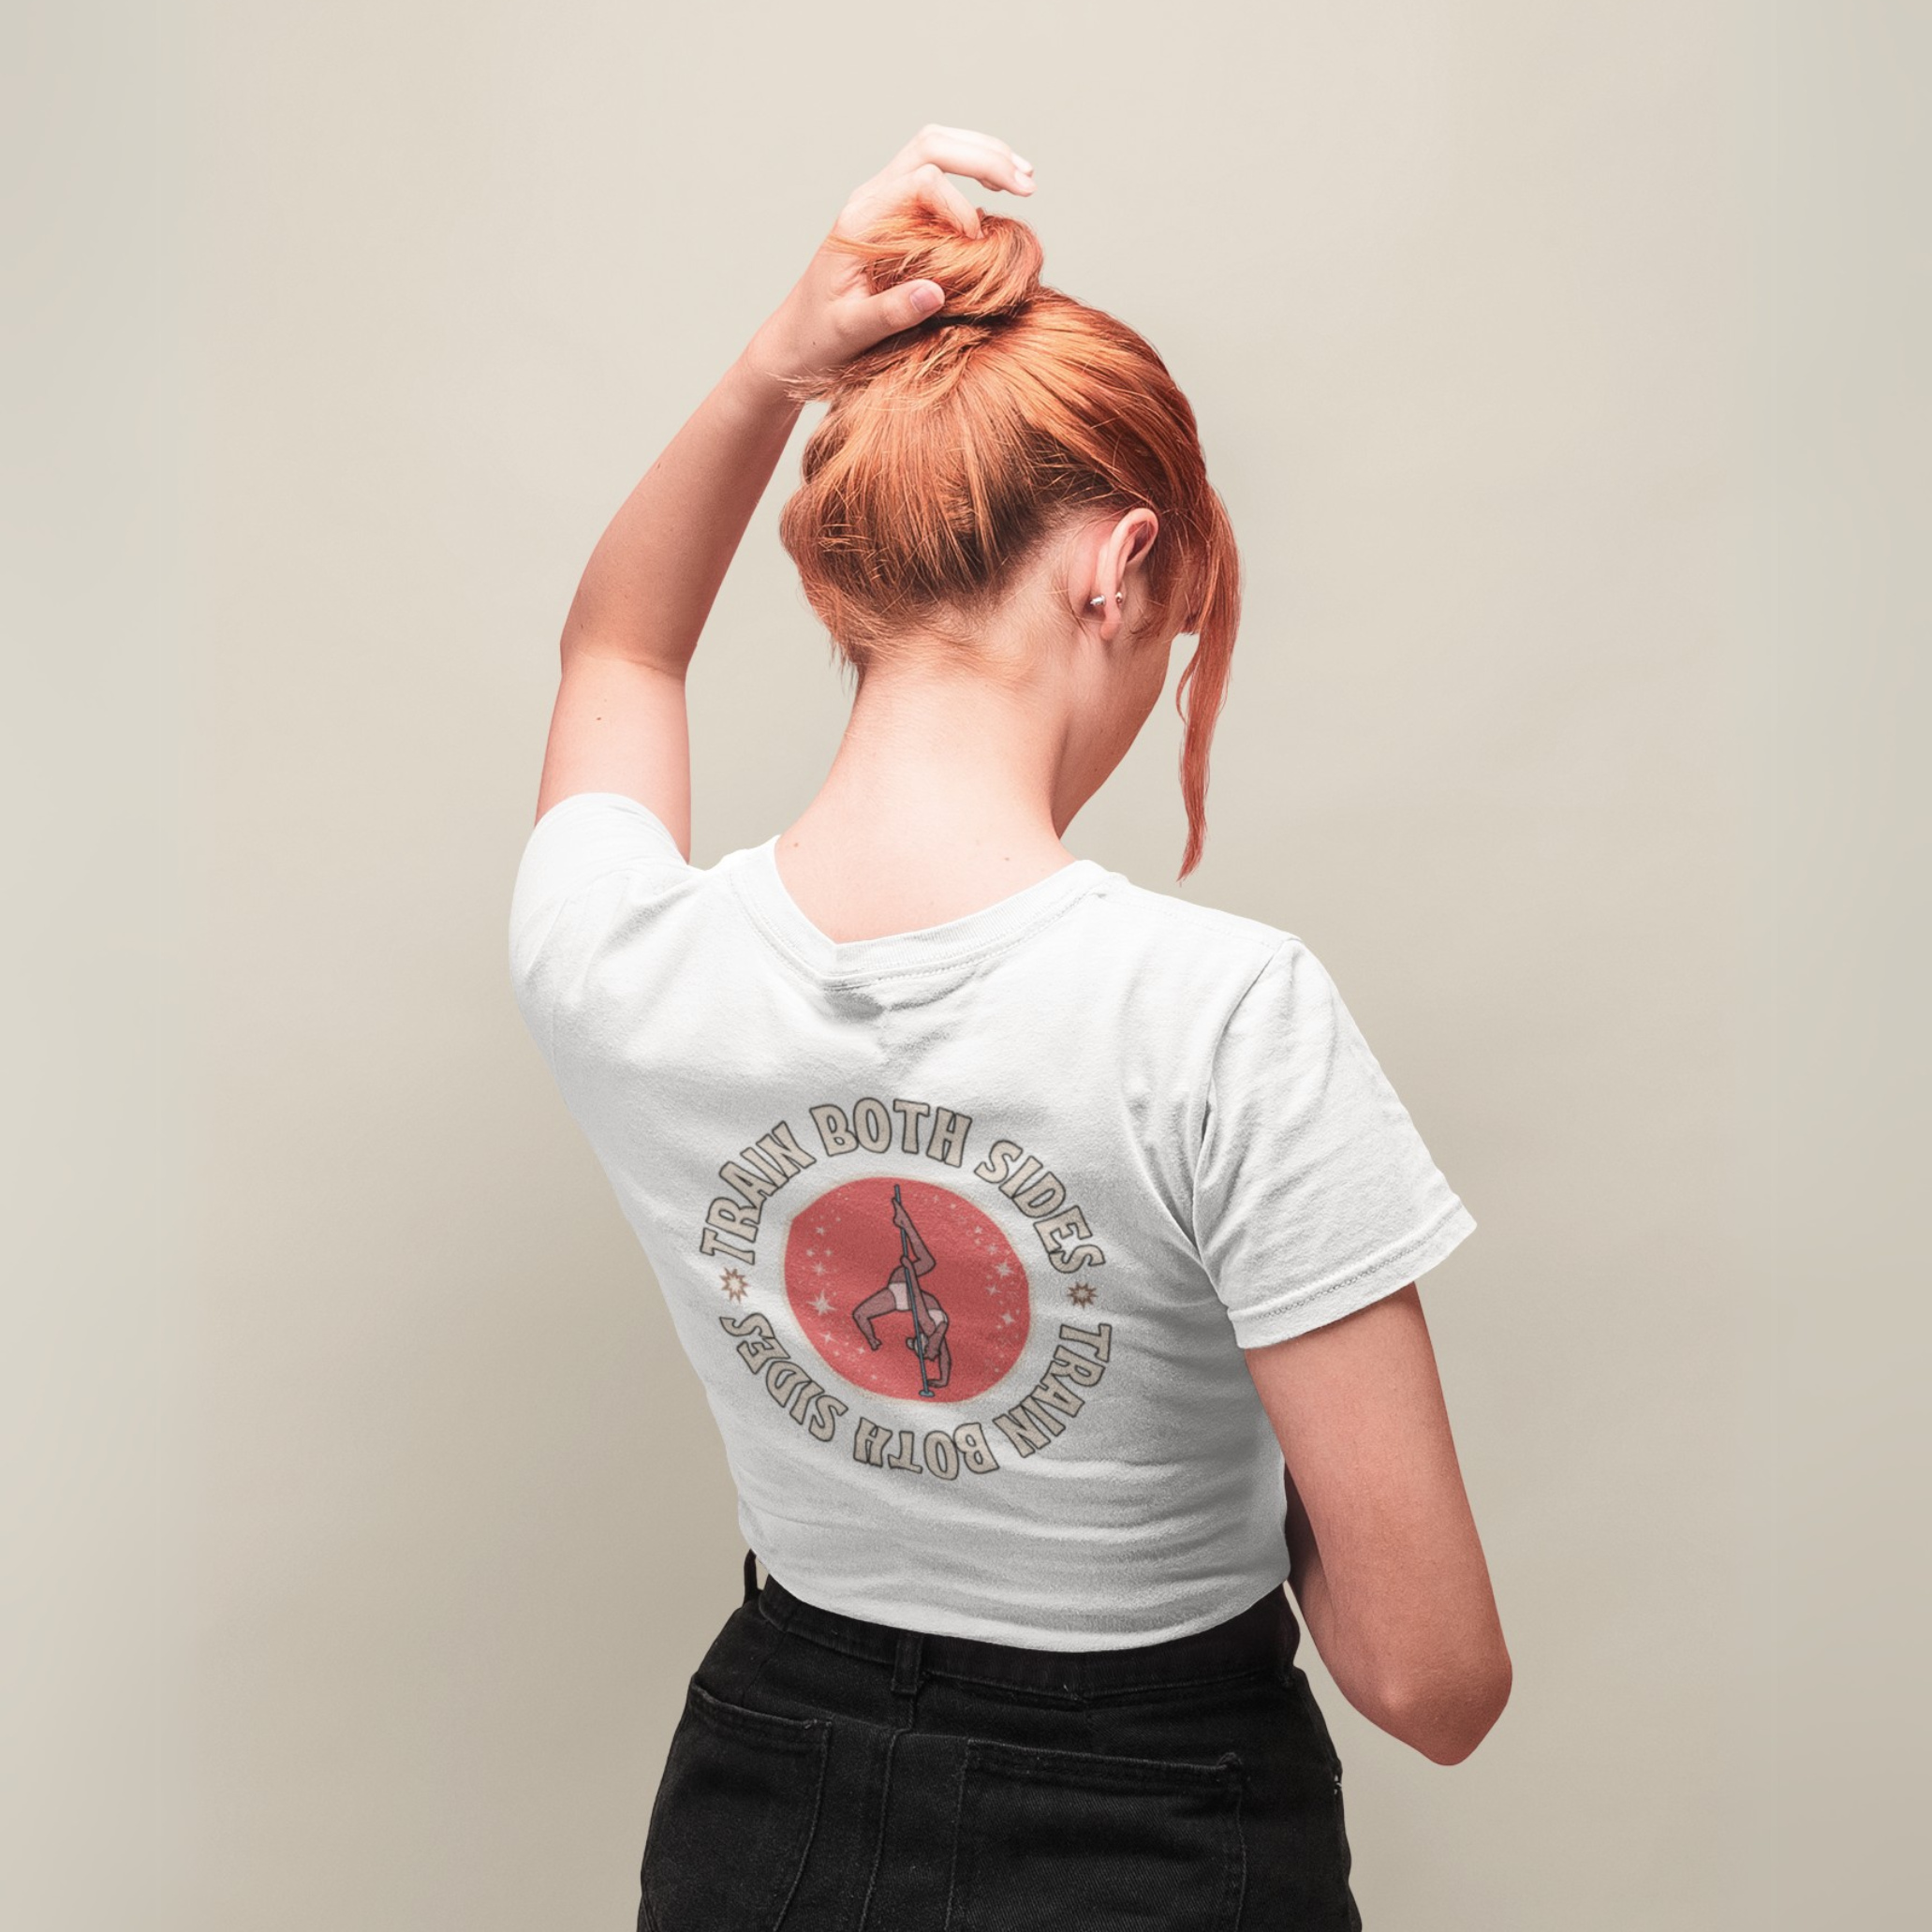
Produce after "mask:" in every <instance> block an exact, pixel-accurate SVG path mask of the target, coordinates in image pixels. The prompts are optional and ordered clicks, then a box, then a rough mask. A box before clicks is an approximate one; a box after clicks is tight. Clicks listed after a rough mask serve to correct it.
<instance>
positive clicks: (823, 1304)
mask: <svg viewBox="0 0 1932 1932" xmlns="http://www.w3.org/2000/svg"><path fill="white" fill-rule="evenodd" d="M805 1305H806V1306H807V1307H808V1308H815V1309H817V1310H818V1312H819V1314H820V1315H830V1314H831V1313H832V1311H833V1307H834V1305H835V1304H834V1303H833V1300H832V1298H831V1296H829V1295H828V1294H827V1293H826V1292H825V1290H823V1289H822V1288H821V1289H820V1290H819V1292H818V1293H817V1294H815V1295H814V1296H813V1297H812V1299H811V1300H810V1301H809V1302H807V1303H806V1304H805Z"/></svg>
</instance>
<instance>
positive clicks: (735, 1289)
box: [717, 1268, 751, 1302]
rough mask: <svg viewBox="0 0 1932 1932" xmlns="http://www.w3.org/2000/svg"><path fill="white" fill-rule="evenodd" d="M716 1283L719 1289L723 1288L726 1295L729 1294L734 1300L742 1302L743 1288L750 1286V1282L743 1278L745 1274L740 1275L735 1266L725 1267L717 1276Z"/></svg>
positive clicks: (743, 1297)
mask: <svg viewBox="0 0 1932 1932" xmlns="http://www.w3.org/2000/svg"><path fill="white" fill-rule="evenodd" d="M717 1285H718V1286H719V1287H720V1288H721V1289H723V1290H724V1291H725V1292H726V1293H727V1294H728V1295H730V1298H731V1299H732V1300H733V1301H734V1302H742V1301H743V1300H744V1299H745V1290H746V1289H747V1288H749V1287H750V1286H751V1284H750V1282H748V1281H747V1280H745V1276H743V1275H741V1274H740V1273H739V1272H738V1270H737V1269H736V1268H727V1269H726V1270H725V1272H724V1273H723V1274H722V1275H720V1276H718V1278H717Z"/></svg>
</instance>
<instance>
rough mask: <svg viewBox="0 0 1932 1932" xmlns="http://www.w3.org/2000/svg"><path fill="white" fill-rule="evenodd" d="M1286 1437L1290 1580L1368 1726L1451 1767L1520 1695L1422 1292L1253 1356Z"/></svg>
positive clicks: (1265, 1399) (1408, 1292) (1407, 1291)
mask: <svg viewBox="0 0 1932 1932" xmlns="http://www.w3.org/2000/svg"><path fill="white" fill-rule="evenodd" d="M1247 1364H1248V1369H1249V1372H1250V1373H1251V1374H1252V1375H1253V1377H1254V1381H1255V1387H1256V1389H1257V1390H1258V1391H1259V1392H1260V1394H1261V1401H1262V1404H1263V1406H1264V1407H1265V1408H1266V1409H1267V1411H1268V1417H1269V1420H1270V1421H1271V1422H1272V1423H1274V1425H1275V1433H1276V1436H1277V1437H1278V1438H1280V1442H1281V1450H1282V1455H1283V1457H1284V1460H1285V1463H1286V1468H1285V1470H1284V1495H1283V1503H1284V1508H1285V1511H1286V1530H1287V1536H1288V1544H1289V1561H1290V1585H1291V1586H1292V1588H1293V1590H1294V1593H1295V1600H1296V1601H1297V1602H1298V1603H1299V1604H1300V1605H1301V1610H1302V1617H1303V1620H1304V1622H1305V1624H1306V1625H1307V1629H1308V1634H1309V1636H1310V1637H1311V1638H1313V1640H1314V1643H1315V1647H1316V1649H1317V1650H1318V1651H1319V1652H1320V1656H1321V1660H1322V1662H1323V1663H1324V1664H1326V1665H1327V1666H1328V1670H1329V1674H1330V1675H1331V1676H1333V1677H1334V1679H1335V1684H1336V1686H1337V1688H1338V1689H1340V1690H1341V1692H1342V1695H1343V1696H1344V1697H1346V1698H1347V1699H1348V1700H1349V1703H1351V1704H1353V1705H1354V1706H1355V1708H1356V1709H1357V1710H1358V1711H1360V1712H1361V1713H1362V1714H1363V1716H1364V1717H1365V1718H1368V1719H1369V1720H1370V1722H1372V1723H1374V1724H1377V1725H1379V1726H1380V1727H1381V1728H1382V1729H1383V1730H1384V1731H1387V1732H1389V1733H1391V1734H1392V1735H1394V1736H1395V1737H1399V1738H1401V1739H1402V1741H1403V1742H1404V1743H1405V1744H1408V1745H1412V1746H1413V1747H1414V1748H1416V1749H1417V1750H1419V1751H1421V1752H1422V1753H1423V1755H1424V1756H1425V1757H1428V1758H1431V1759H1433V1760H1434V1761H1435V1762H1438V1763H1441V1764H1453V1763H1457V1762H1460V1761H1461V1760H1462V1759H1464V1758H1466V1757H1467V1756H1468V1755H1469V1753H1470V1752H1471V1751H1473V1750H1474V1749H1475V1748H1476V1747H1477V1745H1479V1744H1480V1743H1481V1742H1482V1739H1483V1737H1484V1736H1485V1735H1486V1734H1487V1733H1488V1731H1489V1729H1490V1727H1491V1726H1492V1725H1493V1724H1494V1723H1495V1722H1496V1720H1497V1718H1498V1717H1499V1716H1500V1715H1501V1713H1502V1709H1503V1705H1504V1704H1505V1703H1507V1702H1508V1700H1509V1694H1510V1681H1511V1667H1510V1654H1509V1651H1508V1649H1507V1647H1506V1646H1505V1644H1504V1643H1503V1633H1502V1627H1501V1624H1500V1622H1499V1620H1498V1618H1497V1609H1496V1600H1495V1596H1494V1594H1493V1593H1492V1591H1491V1588H1490V1581H1489V1569H1488V1565H1487V1564H1486V1563H1485V1562H1484V1560H1483V1556H1482V1542H1481V1541H1480V1540H1479V1538H1478V1536H1477V1534H1476V1524H1475V1519H1474V1517H1473V1515H1472V1514H1471V1512H1470V1510H1469V1502H1468V1497H1467V1495H1466V1493H1465V1492H1464V1489H1463V1481H1462V1472H1461V1469H1460V1467H1458V1465H1457V1462H1456V1455H1455V1444H1454V1441H1453V1438H1452V1437H1451V1434H1450V1427H1449V1414H1448V1410H1447V1408H1446V1406H1445V1404H1444V1402H1443V1398H1442V1385H1441V1381H1440V1379H1439V1377H1438V1373H1437V1368H1436V1356H1435V1350H1434V1349H1433V1348H1432V1347H1431V1345H1430V1342H1429V1331H1428V1326H1427V1323H1426V1322H1425V1321H1424V1320H1423V1305H1422V1298H1421V1296H1420V1295H1419V1294H1418V1293H1417V1291H1416V1288H1415V1284H1414V1283H1413V1282H1411V1283H1410V1284H1409V1285H1408V1287H1407V1288H1404V1289H1402V1290H1399V1291H1398V1292H1397V1293H1395V1294H1392V1295H1386V1296H1384V1297H1383V1298H1382V1299H1381V1300H1379V1301H1377V1302H1372V1303H1371V1304H1370V1305H1368V1306H1367V1307H1365V1308H1361V1309H1358V1310H1357V1311H1356V1312H1355V1313H1354V1314H1352V1315H1347V1316H1344V1317H1343V1318H1342V1319H1341V1320H1339V1321H1335V1322H1332V1323H1330V1324H1328V1325H1327V1326H1326V1327H1322V1328H1318V1329H1314V1330H1312V1331H1311V1332H1310V1333H1308V1334H1306V1335H1297V1336H1295V1337H1294V1338H1293V1339H1291V1340H1290V1341H1285V1342H1276V1343H1275V1344H1274V1345H1272V1346H1271V1347H1269V1348H1265V1349H1249V1350H1247Z"/></svg>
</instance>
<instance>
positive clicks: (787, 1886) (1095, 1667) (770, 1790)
mask: <svg viewBox="0 0 1932 1932" xmlns="http://www.w3.org/2000/svg"><path fill="white" fill-rule="evenodd" d="M753 1564H754V1559H753V1557H752V1556H751V1555H750V1553H748V1552H747V1553H746V1556H745V1600H744V1602H743V1603H742V1604H741V1605H740V1606H739V1607H738V1608H737V1609H736V1610H734V1611H733V1612H732V1613H731V1615H730V1616H729V1617H728V1618H727V1619H726V1620H725V1625H724V1628H723V1629H722V1630H719V1632H718V1634H717V1636H716V1638H715V1640H714V1641H713V1643H712V1645H711V1648H710V1649H709V1650H708V1651H707V1652H706V1653H705V1655H704V1659H703V1661H702V1662H701V1664H700V1665H699V1666H698V1669H697V1672H696V1674H694V1675H693V1676H692V1678H691V1682H690V1687H689V1689H688V1690H687V1692H686V1700H685V1709H684V1715H683V1716H682V1717H681V1718H680V1719H679V1720H678V1725H677V1729H676V1730H675V1732H674V1733H672V1735H671V1750H670V1754H669V1757H668V1758H667V1760H666V1762H665V1766H664V1775H663V1777H662V1779H661V1780H660V1782H659V1785H658V1789H657V1799H656V1806H655V1807H654V1808H653V1810H652V1813H651V1822H650V1829H649V1832H648V1834H647V1836H646V1840H645V1845H644V1859H643V1866H642V1873H641V1875H640V1876H641V1884H642V1903H641V1906H640V1908H639V1912H638V1926H639V1932H1128V1928H1144V1932H1155V1928H1158V1932H1356V1928H1358V1927H1359V1926H1360V1925H1361V1924H1362V1920H1361V1917H1360V1914H1359V1913H1358V1912H1357V1910H1356V1909H1355V1902H1354V1899H1353V1897H1352V1895H1350V1893H1349V1841H1348V1836H1347V1833H1346V1831H1345V1830H1344V1828H1343V1823H1342V1774H1341V1765H1340V1763H1339V1762H1338V1761H1337V1759H1336V1757H1335V1747H1334V1745H1333V1744H1332V1743H1331V1742H1330V1740H1329V1735H1328V1726H1327V1725H1326V1724H1325V1723H1324V1722H1323V1720H1322V1717H1321V1713H1320V1709H1319V1708H1318V1706H1317V1704H1316V1703H1315V1699H1314V1695H1313V1693H1312V1692H1311V1690H1310V1689H1309V1686H1308V1680H1307V1677H1306V1676H1305V1674H1304V1673H1303V1672H1302V1670H1301V1668H1300V1667H1299V1666H1298V1665H1297V1664H1296V1663H1295V1661H1294V1653H1295V1646H1296V1644H1297V1643H1298V1641H1299V1639H1300V1635H1301V1630H1300V1626H1299V1625H1298V1624H1297V1623H1296V1621H1295V1617H1294V1614H1293V1612H1292V1610H1291V1609H1290V1606H1289V1601H1288V1598H1287V1596H1286V1594H1285V1593H1284V1592H1282V1591H1280V1590H1271V1591H1270V1592H1269V1593H1268V1594H1267V1595H1266V1596H1265V1597H1262V1598H1261V1599H1259V1600H1257V1601H1256V1602H1254V1603H1252V1604H1250V1605H1249V1606H1248V1608H1247V1609H1246V1610H1244V1611H1242V1612H1241V1613H1240V1614H1239V1615H1236V1616H1233V1617H1231V1618H1229V1620H1228V1621H1227V1622H1226V1623H1223V1624H1220V1625H1218V1626H1217V1627H1216V1628H1215V1629H1213V1630H1202V1631H1200V1632H1199V1633H1197V1634H1196V1635H1194V1636H1191V1637H1177V1638H1174V1639H1172V1640H1171V1641H1169V1642H1167V1643H1163V1644H1147V1645H1143V1646H1140V1647H1137V1648H1129V1649H1125V1650H1079V1651H1062V1650H1029V1649H1023V1648H1020V1647H1017V1646H1014V1645H1010V1644H987V1643H981V1642H978V1641H974V1640H970V1639H966V1638H960V1637H949V1636H937V1635H933V1634H931V1633H928V1632H922V1631H918V1630H898V1629H894V1628H893V1627H892V1626H891V1625H888V1624H878V1623H868V1622H865V1621H863V1620H862V1619H860V1618H858V1617H851V1616H842V1615H833V1614H832V1613H830V1612H827V1611H823V1610H819V1609H818V1608H816V1607H814V1606H813V1605H811V1604H808V1603H803V1602H801V1601H800V1600H798V1599H797V1598H796V1597H794V1596H792V1595H791V1594H790V1592H789V1591H788V1590H787V1589H785V1587H784V1586H783V1585H781V1584H780V1583H779V1582H778V1580H777V1578H775V1577H771V1576H768V1577H767V1578H766V1580H765V1585H764V1587H763V1589H762V1590H760V1588H759V1587H758V1583H757V1571H756V1570H755V1569H754V1567H753Z"/></svg>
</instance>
